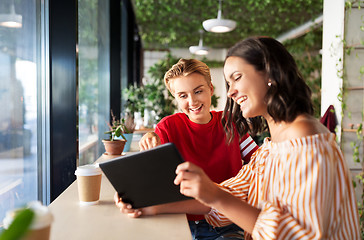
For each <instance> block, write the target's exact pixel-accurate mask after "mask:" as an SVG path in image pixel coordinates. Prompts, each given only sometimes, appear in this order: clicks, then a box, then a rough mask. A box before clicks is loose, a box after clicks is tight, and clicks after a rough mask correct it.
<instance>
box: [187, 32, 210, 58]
mask: <svg viewBox="0 0 364 240" xmlns="http://www.w3.org/2000/svg"><path fill="white" fill-rule="evenodd" d="M199 32H200V41H199V42H198V46H191V47H190V48H189V50H190V53H192V54H197V55H206V54H208V53H209V49H208V48H207V47H204V46H203V40H202V34H203V30H202V29H201V30H200V31H199Z"/></svg>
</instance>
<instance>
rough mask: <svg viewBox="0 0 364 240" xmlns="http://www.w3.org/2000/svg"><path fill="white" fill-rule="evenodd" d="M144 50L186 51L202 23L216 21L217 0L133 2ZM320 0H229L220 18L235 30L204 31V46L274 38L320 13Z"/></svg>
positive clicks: (193, 43)
mask: <svg viewBox="0 0 364 240" xmlns="http://www.w3.org/2000/svg"><path fill="white" fill-rule="evenodd" d="M132 2H133V4H134V9H135V15H136V21H137V23H138V26H139V31H140V35H141V38H142V40H143V45H144V48H145V49H153V48H154V49H165V48H172V47H178V48H187V47H189V46H192V45H196V44H197V43H198V41H199V34H198V31H199V30H200V29H201V28H202V26H201V23H202V22H203V21H204V20H207V19H211V18H216V16H217V10H218V1H217V0H205V1H195V0H163V1H162V0H132ZM322 11H323V0H308V1H302V0H300V1H297V0H280V1H272V0H245V1H240V0H231V1H223V2H222V15H223V16H222V17H223V18H226V19H233V20H235V21H236V22H237V27H236V29H235V30H234V31H232V32H229V33H224V34H218V33H210V32H205V34H204V45H206V46H209V47H212V48H229V47H231V46H232V45H233V44H234V43H236V42H237V41H238V40H240V39H243V38H246V37H248V36H253V35H264V36H272V37H277V36H279V35H280V34H282V33H284V32H287V31H288V30H291V29H292V28H295V27H297V26H299V25H301V24H303V23H305V22H307V21H308V20H310V19H314V18H316V17H317V16H318V15H320V14H322Z"/></svg>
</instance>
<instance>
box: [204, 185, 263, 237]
mask: <svg viewBox="0 0 364 240" xmlns="http://www.w3.org/2000/svg"><path fill="white" fill-rule="evenodd" d="M211 207H212V208H214V209H216V210H217V211H219V212H220V213H222V214H224V215H225V216H226V217H227V218H229V219H230V220H231V221H232V222H234V223H235V224H237V225H238V226H240V227H241V228H243V229H244V230H245V231H247V232H248V233H252V231H253V228H254V225H255V222H256V221H257V218H258V216H259V213H260V210H259V209H258V208H255V207H253V206H251V205H250V204H248V203H247V202H245V201H242V200H241V199H239V198H236V197H235V196H233V195H231V194H230V193H228V192H226V191H224V190H222V189H220V191H219V192H218V195H217V196H216V200H215V201H214V202H212V203H211Z"/></svg>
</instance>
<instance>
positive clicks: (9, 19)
mask: <svg viewBox="0 0 364 240" xmlns="http://www.w3.org/2000/svg"><path fill="white" fill-rule="evenodd" d="M22 18H23V17H22V15H20V14H16V13H15V6H14V2H12V4H11V5H10V13H9V14H0V26H3V27H9V28H21V27H22V20H23V19H22Z"/></svg>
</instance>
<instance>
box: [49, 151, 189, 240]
mask: <svg viewBox="0 0 364 240" xmlns="http://www.w3.org/2000/svg"><path fill="white" fill-rule="evenodd" d="M110 158H112V156H102V157H101V158H99V160H98V162H102V161H107V160H108V159H110ZM114 193H115V190H114V188H113V187H112V186H111V184H110V182H109V181H108V180H107V178H106V177H105V176H104V175H103V176H102V182H101V193H100V202H99V204H98V205H93V206H80V204H79V200H78V189H77V180H76V181H75V182H73V183H72V184H71V185H70V186H69V187H68V188H67V189H66V190H65V191H64V192H63V193H62V194H61V195H60V196H59V197H58V198H57V199H55V200H54V201H53V202H52V203H51V204H50V205H49V209H50V211H51V212H52V214H53V216H54V222H53V224H52V228H51V240H56V239H60V240H67V239H72V240H78V239H82V240H83V239H87V240H92V239H95V240H96V239H97V240H99V239H107V240H112V239H123V240H129V239H130V240H138V239H148V240H149V239H151V240H152V239H156V240H161V239H176V240H178V239H181V240H186V239H191V233H190V229H189V227H188V223H187V219H186V215H185V214H163V215H157V216H148V217H141V218H135V219H134V218H129V217H128V216H127V215H125V214H122V213H120V211H119V209H118V208H117V207H116V206H115V204H114V201H113V196H114Z"/></svg>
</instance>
